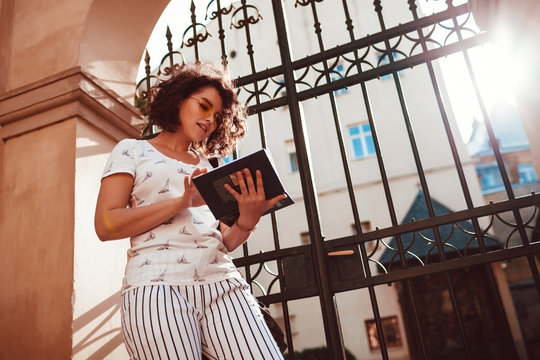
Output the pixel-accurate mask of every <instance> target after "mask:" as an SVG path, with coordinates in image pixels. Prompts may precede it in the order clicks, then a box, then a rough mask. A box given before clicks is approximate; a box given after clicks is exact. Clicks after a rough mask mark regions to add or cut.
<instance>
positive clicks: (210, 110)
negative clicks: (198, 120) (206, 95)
mask: <svg viewBox="0 0 540 360" xmlns="http://www.w3.org/2000/svg"><path fill="white" fill-rule="evenodd" d="M189 98H190V99H193V100H195V101H196V102H198V103H199V112H200V113H201V115H203V116H204V117H205V118H206V117H208V116H210V115H212V117H213V119H214V121H215V122H216V123H218V122H220V121H221V120H223V115H222V114H221V113H220V112H215V111H214V107H213V106H212V104H210V103H209V102H208V101H207V100H205V99H202V100H200V99H197V98H194V97H193V96H189Z"/></svg>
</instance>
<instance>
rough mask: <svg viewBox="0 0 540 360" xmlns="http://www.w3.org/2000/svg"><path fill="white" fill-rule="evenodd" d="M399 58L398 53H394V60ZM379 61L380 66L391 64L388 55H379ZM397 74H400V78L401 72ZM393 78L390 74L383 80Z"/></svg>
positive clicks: (383, 76)
mask: <svg viewBox="0 0 540 360" xmlns="http://www.w3.org/2000/svg"><path fill="white" fill-rule="evenodd" d="M397 57H398V53H396V52H392V58H393V59H394V60H397ZM402 58H403V56H402ZM377 61H378V62H379V66H383V65H387V64H390V59H389V56H388V55H386V54H380V55H377ZM397 73H398V76H401V71H398V72H397ZM391 77H392V74H391V73H390V74H386V75H382V76H381V79H382V80H386V79H390V78H391Z"/></svg>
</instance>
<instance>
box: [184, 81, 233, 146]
mask: <svg viewBox="0 0 540 360" xmlns="http://www.w3.org/2000/svg"><path fill="white" fill-rule="evenodd" d="M222 106H223V101H222V99H221V96H220V95H219V92H218V91H217V89H216V88H215V87H213V86H205V87H203V88H200V89H199V90H197V91H196V92H194V93H192V94H191V95H190V96H189V97H188V98H186V99H184V100H183V101H182V103H181V104H180V109H179V111H178V120H179V122H180V126H179V127H178V130H177V131H178V132H182V133H183V134H184V135H185V136H186V137H187V138H188V139H189V140H190V141H191V142H199V141H201V140H204V139H206V138H208V137H209V136H210V135H211V134H212V133H213V132H214V131H215V130H216V128H217V126H218V121H219V117H220V116H221V115H220V113H221V111H222V110H223V109H222Z"/></svg>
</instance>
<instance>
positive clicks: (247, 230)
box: [234, 219, 257, 234]
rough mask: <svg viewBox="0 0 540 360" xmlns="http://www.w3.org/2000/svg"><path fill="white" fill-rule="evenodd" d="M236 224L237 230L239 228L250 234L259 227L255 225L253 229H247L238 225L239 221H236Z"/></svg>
mask: <svg viewBox="0 0 540 360" xmlns="http://www.w3.org/2000/svg"><path fill="white" fill-rule="evenodd" d="M234 224H235V225H236V227H237V228H239V229H240V230H242V231H244V232H248V233H250V234H251V233H252V232H254V231H255V229H257V225H255V226H254V227H252V228H251V229H248V228H245V227H243V226H242V225H240V224H239V223H238V219H236V220H234Z"/></svg>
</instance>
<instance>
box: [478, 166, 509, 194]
mask: <svg viewBox="0 0 540 360" xmlns="http://www.w3.org/2000/svg"><path fill="white" fill-rule="evenodd" d="M476 173H477V174H478V177H479V178H480V184H481V186H482V191H487V190H490V189H494V188H497V187H500V186H503V179H502V177H501V173H500V171H499V167H498V166H497V165H496V164H491V165H489V164H486V165H483V166H481V167H480V166H479V167H477V168H476Z"/></svg>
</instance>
